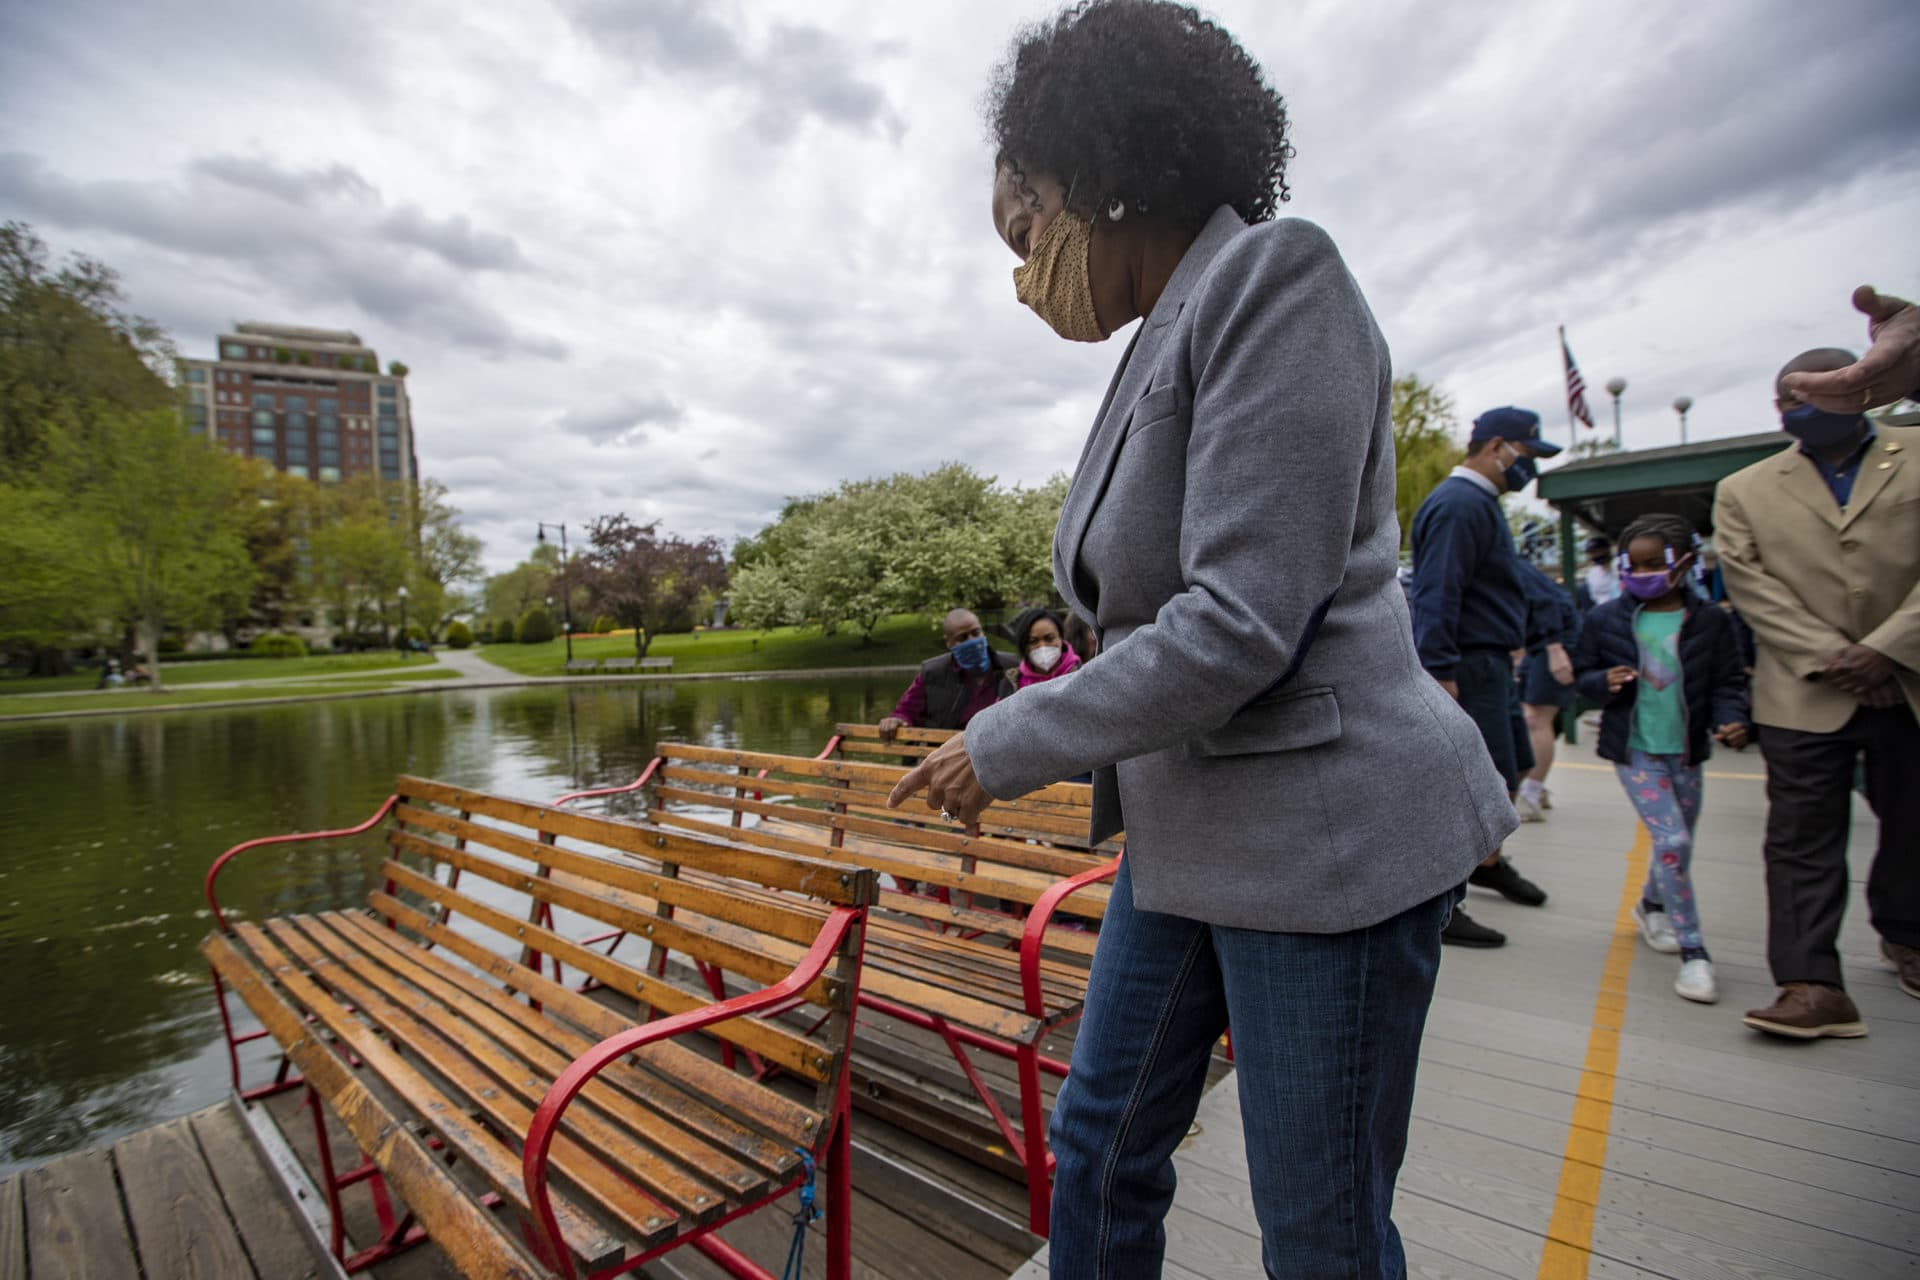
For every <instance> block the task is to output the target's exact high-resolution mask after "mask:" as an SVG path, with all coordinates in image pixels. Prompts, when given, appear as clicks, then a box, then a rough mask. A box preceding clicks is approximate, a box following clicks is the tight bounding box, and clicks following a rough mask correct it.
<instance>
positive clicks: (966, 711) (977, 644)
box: [879, 609, 1020, 742]
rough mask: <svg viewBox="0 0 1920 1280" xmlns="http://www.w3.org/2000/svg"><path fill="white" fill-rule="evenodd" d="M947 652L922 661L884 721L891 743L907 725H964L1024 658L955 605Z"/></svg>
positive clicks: (883, 735) (945, 631) (947, 626)
mask: <svg viewBox="0 0 1920 1280" xmlns="http://www.w3.org/2000/svg"><path fill="white" fill-rule="evenodd" d="M941 632H942V635H943V636H944V637H945V639H946V642H947V651H946V652H945V653H943V654H941V655H940V656H939V657H937V658H928V659H927V660H926V661H925V662H923V663H921V664H920V671H919V674H917V675H915V676H914V678H913V683H912V684H909V685H908V686H907V691H906V692H905V693H903V694H901V695H900V701H899V702H898V703H897V704H895V706H894V708H893V714H892V715H890V716H888V717H886V718H885V719H884V720H882V721H881V722H880V725H879V728H880V740H881V741H882V742H892V741H893V736H894V735H895V734H896V733H898V732H900V730H902V729H905V728H909V727H912V728H916V729H964V728H966V727H967V725H968V724H969V723H971V722H972V720H973V718H974V716H976V715H978V714H979V713H980V712H981V711H982V710H983V709H985V708H987V707H990V706H992V705H993V704H994V703H995V702H996V701H998V700H999V697H1000V677H1001V675H1002V673H1004V672H1006V671H1008V670H1010V669H1012V668H1014V667H1017V666H1018V665H1019V663H1020V660H1019V659H1018V658H1016V657H1014V656H1013V655H1012V654H1009V653H1003V652H1001V651H1000V650H998V649H995V648H993V647H992V646H991V645H989V644H988V643H987V633H986V629H985V628H984V627H982V626H981V625H980V619H979V617H978V616H977V615H975V613H974V612H973V610H971V609H955V610H953V611H952V612H951V613H949V614H947V616H946V619H945V621H944V622H943V623H942V624H941Z"/></svg>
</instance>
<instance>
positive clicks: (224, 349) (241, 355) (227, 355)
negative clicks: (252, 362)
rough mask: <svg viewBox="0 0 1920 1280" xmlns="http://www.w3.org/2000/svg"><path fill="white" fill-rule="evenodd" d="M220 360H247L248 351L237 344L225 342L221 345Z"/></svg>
mask: <svg viewBox="0 0 1920 1280" xmlns="http://www.w3.org/2000/svg"><path fill="white" fill-rule="evenodd" d="M220 358H221V359H222V360H245V359H246V358H247V349H246V348H245V347H243V346H241V345H240V344H239V343H237V342H223V343H221V344H220Z"/></svg>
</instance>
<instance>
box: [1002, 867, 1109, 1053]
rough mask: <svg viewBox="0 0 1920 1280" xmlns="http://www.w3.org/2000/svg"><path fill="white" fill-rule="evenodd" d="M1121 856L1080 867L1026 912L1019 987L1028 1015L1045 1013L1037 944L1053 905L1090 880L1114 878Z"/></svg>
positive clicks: (1022, 937)
mask: <svg viewBox="0 0 1920 1280" xmlns="http://www.w3.org/2000/svg"><path fill="white" fill-rule="evenodd" d="M1124 856H1125V855H1124V854H1118V853H1116V854H1115V855H1113V861H1112V862H1108V863H1103V864H1102V865H1100V866H1097V867H1093V868H1091V869H1089V870H1086V871H1082V872H1081V873H1080V874H1079V875H1077V876H1068V877H1067V878H1066V879H1065V880H1062V881H1059V882H1058V883H1056V884H1054V885H1051V886H1049V887H1048V889H1047V891H1046V892H1045V893H1043V894H1041V895H1040V900H1039V901H1038V902H1036V903H1034V904H1033V910H1032V911H1029V912H1028V913H1027V925H1026V928H1024V929H1022V930H1021V931H1020V990H1021V993H1022V994H1024V995H1025V996H1026V998H1027V1015H1028V1016H1029V1017H1033V1018H1044V1017H1046V1015H1047V1006H1046V1003H1045V1002H1044V1001H1043V1000H1042V999H1041V998H1040V944H1041V942H1043V941H1044V940H1045V938H1046V934H1047V922H1048V921H1050V920H1052V919H1053V912H1054V908H1056V907H1058V906H1059V905H1060V903H1061V901H1062V900H1063V899H1065V898H1067V897H1068V896H1070V895H1072V894H1074V893H1077V892H1079V891H1080V890H1082V889H1084V888H1086V887H1087V886H1088V885H1090V884H1098V883H1100V881H1102V880H1111V879H1113V877H1114V875H1115V874H1116V873H1118V872H1119V870H1120V859H1121V858H1122V857H1124Z"/></svg>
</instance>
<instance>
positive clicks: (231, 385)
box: [179, 324, 420, 485]
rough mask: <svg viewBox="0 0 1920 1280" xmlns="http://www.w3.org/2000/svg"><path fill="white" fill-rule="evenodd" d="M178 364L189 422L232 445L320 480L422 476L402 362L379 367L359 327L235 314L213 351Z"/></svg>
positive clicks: (413, 480) (402, 479)
mask: <svg viewBox="0 0 1920 1280" xmlns="http://www.w3.org/2000/svg"><path fill="white" fill-rule="evenodd" d="M179 368H180V377H181V380H182V382H183V384H184V385H185V388H186V393H187V403H186V413H187V421H188V423H189V424H190V425H191V426H192V428H193V430H194V431H196V432H204V433H208V434H211V435H212V437H213V438H214V439H215V440H217V441H219V443H220V444H221V445H222V446H224V447H225V448H226V449H227V450H228V451H229V452H231V453H237V454H239V455H241V456H242V457H251V458H259V459H261V460H263V461H265V462H269V463H272V464H273V465H274V466H275V467H276V468H278V469H279V470H281V471H284V472H286V473H287V474H289V475H296V476H303V477H306V478H308V479H311V480H315V481H318V482H320V483H322V484H333V483H337V482H339V481H341V480H346V479H351V478H352V477H354V476H358V475H367V474H371V475H376V476H379V477H380V478H381V479H382V480H385V481H398V482H401V483H405V484H408V485H413V484H417V483H418V482H419V477H420V465H419V462H418V461H417V459H416V458H415V456H414V447H413V411H412V408H411V406H410V405H409V403H408V400H407V379H406V369H405V366H403V365H395V366H393V367H392V369H390V370H388V371H386V372H382V370H381V368H380V360H379V357H378V356H376V355H375V354H374V352H373V348H371V347H369V346H367V345H366V344H364V343H362V342H361V341H360V336H359V335H358V334H355V333H349V332H347V331H346V330H344V329H304V328H298V327H296V326H293V325H283V324H240V325H235V326H234V330H233V332H232V333H228V334H222V335H221V336H220V342H219V358H218V359H214V360H194V359H188V358H184V357H183V358H182V359H181V360H180V361H179Z"/></svg>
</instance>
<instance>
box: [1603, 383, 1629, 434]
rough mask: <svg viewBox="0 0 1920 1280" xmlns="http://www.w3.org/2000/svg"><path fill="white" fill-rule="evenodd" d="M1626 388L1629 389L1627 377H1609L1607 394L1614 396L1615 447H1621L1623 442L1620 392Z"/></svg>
mask: <svg viewBox="0 0 1920 1280" xmlns="http://www.w3.org/2000/svg"><path fill="white" fill-rule="evenodd" d="M1626 389H1627V380H1626V379H1625V378H1608V379H1607V394H1608V395H1610V396H1612V397H1613V447H1614V448H1615V449H1619V448H1620V447H1621V444H1620V393H1621V392H1622V391H1625V390H1626Z"/></svg>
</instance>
